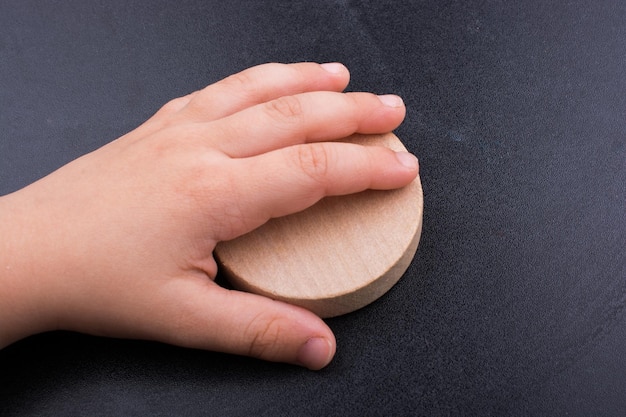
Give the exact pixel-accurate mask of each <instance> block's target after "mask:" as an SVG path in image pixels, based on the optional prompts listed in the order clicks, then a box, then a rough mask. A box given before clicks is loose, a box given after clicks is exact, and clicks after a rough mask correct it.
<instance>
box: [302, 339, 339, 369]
mask: <svg viewBox="0 0 626 417" xmlns="http://www.w3.org/2000/svg"><path fill="white" fill-rule="evenodd" d="M331 355H332V348H331V346H330V342H329V341H328V340H326V339H324V338H321V337H313V338H311V339H309V340H307V342H306V343H305V344H304V345H302V346H301V347H300V350H298V356H297V358H296V359H297V361H298V363H300V364H301V365H303V366H306V367H307V368H309V369H312V370H315V371H316V370H318V369H322V368H323V367H325V366H326V365H328V363H329V362H330V360H331V359H332V357H331Z"/></svg>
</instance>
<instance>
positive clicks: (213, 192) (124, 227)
mask: <svg viewBox="0 0 626 417" xmlns="http://www.w3.org/2000/svg"><path fill="white" fill-rule="evenodd" d="M348 79H349V74H348V71H347V70H346V69H345V67H343V66H341V65H339V64H329V65H323V66H320V65H318V64H313V63H304V64H294V65H281V64H268V65H261V66H258V67H255V68H251V69H249V70H246V71H244V72H242V73H239V74H237V75H234V76H231V77H229V78H227V79H225V80H223V81H220V82H218V83H216V84H213V85H211V86H209V87H207V88H205V89H204V90H201V91H198V92H195V93H193V94H190V95H188V96H185V97H181V98H177V99H175V100H172V101H170V102H169V103H168V104H166V105H165V106H164V107H163V108H162V109H161V110H159V111H158V112H157V113H156V114H155V115H154V116H153V117H152V118H151V119H150V120H148V121H147V122H145V123H144V124H143V125H141V126H140V127H139V128H137V129H136V130H134V131H132V132H130V133H128V134H127V135H125V136H122V137H121V138H119V139H117V140H115V141H113V142H111V143H109V144H108V145H106V146H104V147H102V148H101V149H98V150H97V151H95V152H92V153H90V154H88V155H85V156H84V157H82V158H79V159H77V160H75V161H73V162H71V163H70V164H68V165H66V166H64V167H62V168H61V169H59V170H58V171H56V172H54V173H52V174H50V175H49V176H47V177H45V178H43V179H41V180H40V181H37V182H36V183H34V184H32V185H30V186H28V187H26V188H24V189H23V190H20V191H18V192H16V193H13V194H10V195H7V196H5V197H2V198H0V236H1V237H0V240H1V242H0V347H1V346H5V345H7V344H9V343H11V342H12V341H15V340H17V339H19V338H21V337H24V336H26V335H29V334H33V333H36V332H40V331H46V330H53V329H67V330H75V331H79V332H85V333H90V334H95V335H105V336H115V337H128V338H141V339H154V340H160V341H163V342H167V343H173V344H177V345H181V346H189V347H195V348H203V349H211V350H218V351H223V352H230V353H236V354H242V355H251V356H255V357H259V358H262V359H266V360H271V361H284V362H289V363H296V364H300V365H303V366H306V367H309V368H311V369H319V368H322V367H324V366H326V365H327V364H328V362H329V361H330V360H331V359H332V357H333V355H334V352H335V339H334V336H333V334H332V332H331V330H330V329H329V328H328V327H327V326H326V325H325V324H324V322H323V321H322V320H320V319H319V318H318V317H317V316H315V315H314V314H312V313H310V312H308V311H306V310H304V309H302V308H299V307H295V306H291V305H288V304H285V303H282V302H277V301H273V300H270V299H267V298H264V297H261V296H257V295H253V294H247V293H242V292H238V291H230V290H226V289H224V288H221V287H219V286H218V285H216V284H215V283H214V282H213V278H214V277H215V275H216V272H217V267H216V264H215V261H214V259H213V256H212V252H213V249H214V248H215V245H216V243H217V242H219V241H222V240H228V239H233V238H235V237H237V236H239V235H241V234H243V233H246V232H248V231H250V230H253V229H254V228H256V227H258V226H260V225H261V224H263V223H264V222H266V221H267V220H268V219H270V218H272V217H278V216H284V215H287V214H290V213H293V212H297V211H300V210H303V209H305V208H307V207H309V206H311V205H312V204H314V203H315V202H316V201H318V200H319V199H320V198H322V197H324V196H327V195H337V194H348V193H354V192H358V191H361V190H364V189H366V188H378V189H389V188H396V187H402V186H404V185H406V184H408V183H409V182H410V181H412V180H413V179H414V178H415V176H416V175H417V171H418V166H417V161H416V160H415V158H414V157H413V156H411V155H408V154H395V153H394V152H392V151H390V150H388V149H385V148H365V147H361V146H358V145H352V144H345V143H329V142H326V141H331V140H333V139H339V138H342V137H345V136H348V135H350V134H352V133H355V132H361V133H382V132H388V131H390V130H392V129H394V128H395V127H397V126H398V125H399V124H400V122H401V121H402V119H403V118H404V114H405V108H404V105H403V104H402V101H401V100H400V99H399V98H398V97H396V96H383V97H377V96H375V95H372V94H368V93H341V91H342V90H343V89H344V88H345V87H346V85H347V83H348Z"/></svg>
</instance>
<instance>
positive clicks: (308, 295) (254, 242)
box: [215, 133, 423, 318]
mask: <svg viewBox="0 0 626 417" xmlns="http://www.w3.org/2000/svg"><path fill="white" fill-rule="evenodd" d="M343 141H345V142H354V143H359V144H364V145H368V146H371V145H381V146H387V147H389V148H391V149H393V150H395V151H400V150H405V149H406V148H405V147H404V145H402V143H401V142H400V140H399V139H398V138H397V137H396V136H395V135H394V134H392V133H389V134H385V135H353V136H351V137H349V138H346V139H344V140H343ZM422 217H423V193H422V187H421V183H420V179H419V176H418V177H417V178H416V179H415V180H414V181H413V182H411V183H410V184H409V185H407V186H405V187H403V188H400V189H397V190H388V191H378V190H367V191H363V192H361V193H357V194H352V195H347V196H340V197H327V198H324V199H322V200H321V201H319V202H318V203H317V204H315V205H314V206H312V207H310V208H308V209H307V210H304V211H302V212H300V213H296V214H292V215H290V216H285V217H281V218H276V219H272V220H270V221H269V222H267V223H266V224H264V225H263V226H261V227H260V228H258V229H256V230H254V231H252V232H250V233H247V234H245V235H243V236H240V237H238V238H237V239H234V240H231V241H227V242H221V243H219V244H218V245H217V247H216V249H215V256H216V259H217V261H218V263H219V265H220V269H221V271H223V272H224V273H225V275H226V277H227V278H228V279H229V281H230V282H231V283H232V284H233V286H234V287H235V288H237V289H240V290H244V291H249V292H252V293H256V294H260V295H264V296H267V297H269V298H272V299H276V300H281V301H285V302H288V303H290V304H295V305H299V306H301V307H304V308H306V309H308V310H311V311H312V312H314V313H315V314H317V315H318V316H320V317H323V318H326V317H333V316H338V315H341V314H346V313H349V312H352V311H354V310H357V309H359V308H361V307H364V306H366V305H367V304H370V303H371V302H373V301H375V300H376V299H378V298H379V297H380V296H382V295H383V294H384V293H386V292H387V291H388V290H389V289H390V288H391V287H392V286H393V285H394V284H396V282H397V281H398V280H399V279H400V278H401V277H402V275H403V274H404V272H405V271H406V270H407V268H408V267H409V265H410V263H411V260H412V259H413V257H414V255H415V252H416V250H417V246H418V244H419V240H420V236H421V230H422Z"/></svg>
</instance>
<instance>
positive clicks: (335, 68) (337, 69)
mask: <svg viewBox="0 0 626 417" xmlns="http://www.w3.org/2000/svg"><path fill="white" fill-rule="evenodd" d="M320 66H321V67H322V68H324V69H325V70H326V71H328V72H330V73H331V74H339V73H341V72H344V71H345V70H346V67H345V66H344V65H343V64H340V63H339V62H328V63H326V64H320Z"/></svg>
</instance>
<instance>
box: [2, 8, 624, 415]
mask: <svg viewBox="0 0 626 417" xmlns="http://www.w3.org/2000/svg"><path fill="white" fill-rule="evenodd" d="M302 60H307V61H319V62H324V61H341V62H343V63H345V64H346V65H347V66H348V67H349V68H350V69H351V72H352V82H351V84H350V87H349V89H350V90H367V91H374V92H377V93H396V94H400V95H402V96H403V98H404V99H405V102H406V104H407V108H408V113H407V118H406V121H405V123H404V124H403V125H402V126H401V127H400V128H399V129H398V130H397V132H396V133H397V134H398V136H400V137H401V138H402V139H403V141H404V142H405V143H406V145H407V147H408V148H409V149H410V150H411V151H412V152H414V153H416V154H417V155H418V156H419V158H420V162H421V178H422V182H423V187H424V194H425V211H424V230H423V236H422V242H421V244H420V247H419V250H418V252H417V256H416V258H415V260H414V262H413V263H412V265H411V266H410V268H409V270H408V271H407V273H406V274H405V276H404V277H403V279H402V280H401V281H400V282H399V283H398V285H397V286H395V287H394V288H393V289H392V290H391V291H390V292H389V293H388V294H386V295H385V296H384V297H383V298H381V299H380V300H378V301H377V302H375V303H374V304H372V305H370V306H368V307H366V308H364V309H362V310H360V311H358V312H355V313H352V314H349V315H346V316H343V317H339V318H335V319H331V320H328V323H329V325H330V326H331V328H332V329H333V330H334V331H335V333H336V336H337V342H338V352H337V356H336V358H335V360H334V361H333V362H332V363H331V364H330V366H329V367H328V368H326V369H324V370H323V371H320V372H310V371H307V370H304V369H300V368H297V367H292V366H287V365H280V364H271V363H264V362H261V361H257V360H253V359H247V358H241V357H237V356H231V355H225V354H218V353H212V352H203V351H195V350H188V349H182V348H176V347H171V346H166V345H162V344H158V343H152V342H141V341H124V340H113V339H100V338H95V337H89V336H84V335H78V334H72V333H62V332H58V333H50V334H44V335H38V336H34V337H31V338H29V339H26V340H23V341H21V342H18V343H16V344H14V345H12V346H10V347H8V348H6V349H4V350H2V351H0V415H3V416H13V415H21V416H24V415H55V416H59V415H79V414H81V415H268V416H278V415H342V416H352V415H354V416H364V415H422V414H427V415H448V414H450V415H623V414H624V410H625V409H626V395H625V394H626V359H624V355H623V351H624V349H625V347H624V346H625V343H626V318H625V311H624V306H625V305H626V261H625V255H624V247H626V218H625V213H624V208H625V207H626V189H625V184H626V152H625V143H626V138H625V136H626V119H625V116H626V114H625V113H626V94H625V93H626V67H625V65H626V64H625V63H626V2H620V1H617V0H614V1H594V2H586V1H580V0H574V1H568V2H544V1H523V2H511V1H478V0H471V1H397V0H395V1H392V0H385V1H315V2H313V1H282V2H280V1H228V2H226V1H224V2H219V1H176V2H165V1H145V2H122V1H101V2H95V1H64V2H54V1H49V2H44V1H40V2H36V1H30V0H29V1H25V0H20V1H17V0H16V1H7V0H0V194H4V193H8V192H11V191H14V190H17V189H19V188H21V187H22V186H25V185H27V184H28V183H30V182H32V181H34V180H36V179H38V178H40V177H41V176H43V175H45V174H47V173H49V172H50V171H52V170H54V169H55V168H57V167H59V166H61V165H63V164H64V163H66V162H68V161H70V160H72V159H74V158H76V157H78V156H80V155H82V154H84V153H86V152H89V151H91V150H93V149H96V148H97V147H99V146H101V145H103V144H105V143H107V142H108V141H110V140H112V139H114V138H116V137H118V136H120V135H122V134H123V133H125V132H127V131H129V130H131V129H133V128H134V127H135V126H137V125H138V124H140V123H141V122H142V121H144V120H145V119H146V118H147V117H149V116H150V115H151V114H152V113H153V112H154V111H155V110H157V109H158V108H159V107H160V105H162V104H163V103H165V102H166V101H167V100H169V99H171V98H173V97H177V96H180V95H183V94H186V93H188V92H191V91H193V90H196V89H198V88H201V87H202V86H204V85H206V84H209V83H212V82H214V81H217V80H219V79H220V78H222V77H224V76H226V75H228V74H231V73H233V72H237V71H239V70H241V69H244V68H246V67H249V66H252V65H255V64H258V63H263V62H268V61H280V62H294V61H302Z"/></svg>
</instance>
